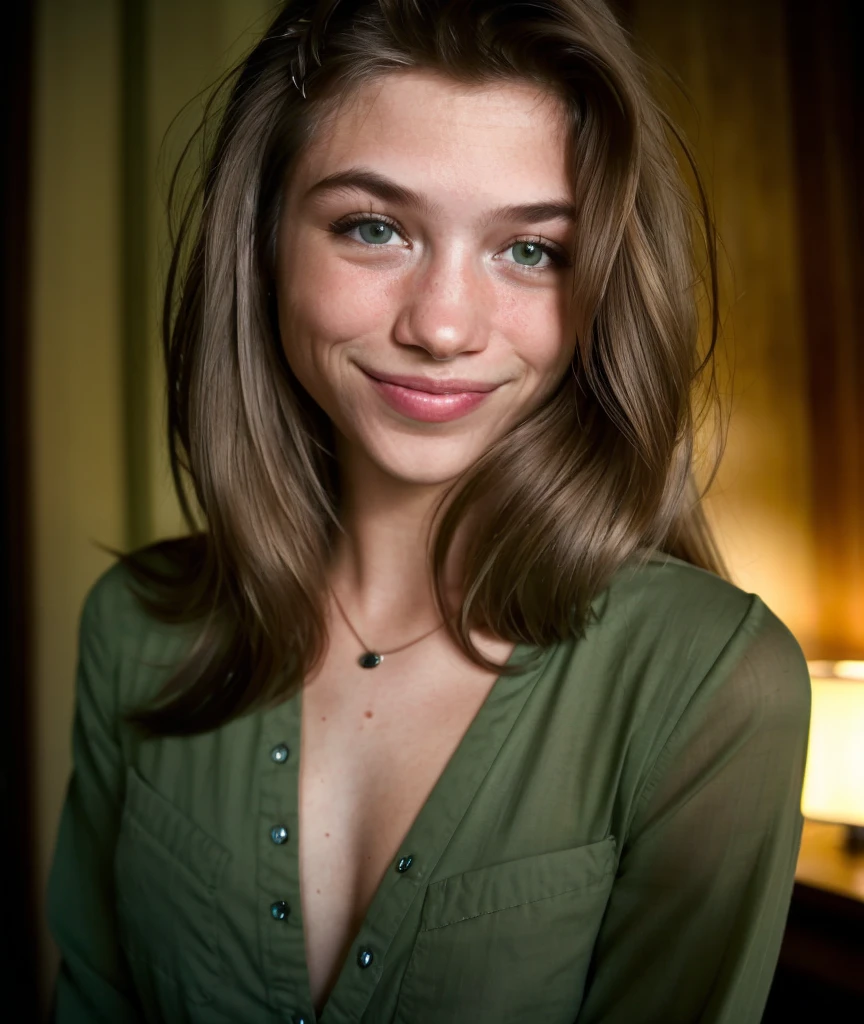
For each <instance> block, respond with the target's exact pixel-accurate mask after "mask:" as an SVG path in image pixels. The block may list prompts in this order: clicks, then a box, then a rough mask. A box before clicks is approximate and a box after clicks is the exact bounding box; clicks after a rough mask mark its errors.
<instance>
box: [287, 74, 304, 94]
mask: <svg viewBox="0 0 864 1024" xmlns="http://www.w3.org/2000/svg"><path fill="white" fill-rule="evenodd" d="M291 81H292V82H293V83H294V88H295V89H299V90H300V93H301V95H302V96H303V99H304V100H305V99H306V83H305V82H301V83H300V85H298V84H297V79H296V78H295V77H294V73H293V72H292V73H291Z"/></svg>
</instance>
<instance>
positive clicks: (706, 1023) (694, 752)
mask: <svg viewBox="0 0 864 1024" xmlns="http://www.w3.org/2000/svg"><path fill="white" fill-rule="evenodd" d="M809 720H810V681H809V675H808V671H807V665H806V662H805V660H804V656H803V654H802V652H801V649H800V647H799V646H798V644H797V642H796V641H795V639H794V637H793V636H792V634H791V633H790V632H789V631H788V629H787V628H786V627H785V626H784V625H783V623H782V622H781V621H780V620H779V619H778V618H777V617H776V616H774V615H773V613H772V612H771V611H770V609H768V608H767V607H766V606H765V605H764V604H763V603H762V601H761V600H760V599H759V598H758V597H754V598H753V600H752V602H751V605H750V607H749V610H748V612H747V614H746V615H745V617H744V619H743V621H742V622H741V624H740V625H739V627H738V628H737V630H736V631H735V633H734V635H733V636H732V637H731V639H730V640H729V641H728V643H727V644H726V645H725V647H724V648H723V651H722V653H721V654H720V656H719V657H718V658H717V660H716V661H715V662H714V664H713V667H712V669H711V671H710V672H709V674H708V676H707V677H706V678H704V679H703V680H702V682H701V684H700V685H699V686H698V687H697V688H695V689H694V692H693V694H692V696H691V698H690V699H689V701H688V703H687V705H686V708H685V710H684V711H683V713H682V714H681V715H680V718H679V720H678V721H677V723H675V726H674V728H673V729H672V731H671V732H670V734H669V736H668V739H667V740H666V741H665V744H664V745H663V747H662V750H661V752H660V754H659V756H658V757H657V759H656V761H655V763H654V765H653V767H652V769H651V771H650V774H649V776H648V777H647V780H646V783H645V785H644V787H643V789H642V791H641V793H640V795H639V797H638V800H637V802H636V804H635V806H634V810H633V814H632V821H631V823H630V827H629V829H628V830H627V835H626V836H625V837H624V844H623V847H622V853H621V859H620V862H619V867H618V874H617V877H616V880H615V884H614V887H613V890H612V894H611V896H610V900H609V904H608V906H607V909H606V914H605V916H604V919H603V922H602V925H601V929H600V933H599V935H598V939H597V942H596V944H595V949H594V955H593V958H592V965H591V969H590V972H589V976H588V979H587V986H586V992H585V998H584V1000H583V1004H582V1009H581V1012H580V1014H579V1017H578V1022H579V1024H654V1022H659V1021H662V1022H663V1024H696V1022H699V1024H758V1022H759V1021H760V1020H761V1018H762V1013H763V1010H764V1006H765V1002H766V1000H767V996H768V992H769V989H770V985H771V980H772V977H773V973H774V970H775V967H776V963H777V958H778V955H779V949H780V943H781V940H782V936H783V930H784V927H785V922H786V916H787V913H788V908H789V903H790V899H791V891H792V885H793V881H794V874H795V863H796V859H797V853H798V847H799V843H800V837H801V827H802V817H801V813H800V797H801V788H802V784H803V774H804V765H805V759H806V752H807V735H808V727H809Z"/></svg>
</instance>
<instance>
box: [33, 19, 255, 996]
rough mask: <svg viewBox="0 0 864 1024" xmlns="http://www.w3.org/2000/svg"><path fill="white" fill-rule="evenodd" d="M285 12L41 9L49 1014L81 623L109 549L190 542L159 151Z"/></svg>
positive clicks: (45, 956) (39, 282) (39, 361)
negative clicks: (135, 59)
mask: <svg viewBox="0 0 864 1024" xmlns="http://www.w3.org/2000/svg"><path fill="white" fill-rule="evenodd" d="M124 6H125V7H126V9H127V10H128V9H129V8H132V9H133V10H134V9H135V8H136V7H137V9H138V10H139V11H140V12H141V16H142V20H143V23H144V26H145V32H144V34H143V42H144V46H145V49H144V53H145V75H144V76H143V81H142V82H141V83H140V86H141V90H142V92H141V95H142V97H143V109H144V119H143V123H142V124H141V125H140V126H137V127H138V128H139V129H140V130H139V131H137V135H138V136H140V139H142V140H143V144H142V146H141V156H142V159H143V161H144V166H145V168H146V173H145V174H144V175H143V176H142V177H143V178H144V180H145V182H149V189H148V190H147V191H146V192H145V194H144V195H142V197H141V201H142V202H143V203H144V204H145V208H146V209H145V216H144V218H143V224H144V228H145V236H144V237H134V238H130V237H126V232H125V231H124V228H125V226H126V225H127V224H128V218H127V217H126V215H125V212H124V209H123V206H122V203H123V195H124V162H123V154H124V149H123V147H124V142H123V133H122V130H121V128H122V125H121V116H122V111H123V106H122V88H121V87H122V83H123V70H124V69H123V54H124V38H123V32H124V23H123V20H122V14H123V9H124ZM268 6H269V5H267V4H265V3H263V2H262V0H222V2H219V3H215V2H212V0H206V2H205V0H197V2H190V0H184V2H182V3H181V2H177V0H174V2H172V0H149V2H147V0H140V2H139V3H138V4H136V3H134V2H133V3H131V4H129V3H127V4H125V5H124V3H121V2H120V0H76V2H75V3H69V2H68V0H41V2H40V3H38V4H37V7H36V31H35V61H34V63H35V72H34V112H33V117H34V125H33V145H34V149H33V163H34V168H33V170H34V181H33V207H32V219H33V253H32V268H31V270H32V280H33V290H32V312H31V318H32V339H33V342H32V345H33V349H32V361H33V372H32V395H31V410H32V424H31V429H32V436H33V462H34V464H33V488H34V494H33V508H34V510H35V513H34V524H33V533H34V548H35V551H34V559H35V564H34V575H35V581H34V608H33V615H34V647H35V650H34V679H33V683H34V698H33V699H34V736H33V744H32V749H33V759H34V762H33V763H34V777H35V795H36V815H35V817H36V850H35V854H36V875H37V884H38V893H37V901H38V904H37V912H38V914H39V919H40V922H43V923H42V926H41V927H42V934H41V964H40V976H41V978H42V990H43V991H42V995H43V1001H44V1002H45V1003H47V1000H48V998H49V995H50V989H51V985H52V983H53V976H54V973H55V970H56V964H57V957H56V951H55V950H54V948H53V945H52V943H51V942H50V937H49V936H48V933H47V929H46V928H45V926H44V888H45V881H46V878H47V872H48V868H49V865H50V859H51V855H52V852H53V844H54V838H55V835H56V829H57V821H58V817H59V814H60V808H61V805H62V800H63V796H64V792H65V786H66V781H67V778H68V773H69V769H70V765H71V757H70V746H71V723H72V703H73V683H74V669H75V660H76V645H77V624H78V615H79V611H80V607H81V602H82V600H83V597H84V594H85V592H86V590H87V588H88V587H89V586H90V584H91V583H92V582H93V581H94V579H95V578H96V576H98V575H99V573H100V572H101V571H102V570H103V569H105V568H107V566H108V565H109V563H110V559H109V558H108V557H107V556H106V555H103V554H102V553H101V552H100V551H99V550H98V549H97V548H96V547H95V546H94V545H93V543H92V541H93V540H94V539H96V540H99V541H102V542H103V543H108V544H111V545H114V546H120V547H123V546H125V545H127V544H132V543H135V544H137V543H143V542H146V541H147V540H150V539H155V538H156V537H159V536H166V535H170V534H176V533H178V532H185V530H184V528H183V524H182V520H181V517H180V515H179V510H178V508H177V505H176V502H175V500H174V497H173V494H172V492H171V489H170V484H169V477H168V468H167V458H166V454H165V443H164V436H163V434H164V429H163V418H164V405H163V401H162V397H161V395H162V376H161V374H162V370H161V361H160V360H161V355H160V352H159V348H158V334H157V328H158V320H157V317H158V278H159V272H160V267H161V266H162V265H163V260H162V250H163V248H164V245H163V239H164V227H163V223H164V221H163V217H162V207H163V205H164V191H165V189H164V185H165V178H166V176H165V170H164V167H163V168H161V169H159V171H158V174H157V157H158V155H159V152H158V151H159V145H160V142H161V139H162V136H163V134H164V132H165V131H166V129H167V127H168V122H169V120H170V119H171V117H172V116H173V115H174V114H176V113H177V111H178V110H179V108H180V107H181V106H182V105H183V104H184V103H185V102H186V101H187V100H189V99H190V98H191V97H192V96H194V94H195V93H197V92H198V91H199V90H201V89H202V88H203V87H204V86H206V85H207V84H208V82H210V81H211V80H213V79H214V78H215V77H216V75H218V74H219V72H220V71H221V70H222V69H223V67H225V66H227V64H228V63H229V62H230V61H231V60H232V59H233V58H234V56H235V54H237V53H238V52H239V51H240V50H242V49H245V48H246V46H247V45H248V44H249V43H250V41H251V36H250V35H248V34H244V30H245V29H246V28H247V27H248V26H249V25H252V24H253V23H255V22H256V19H259V23H260V24H261V25H262V27H263V22H260V19H261V17H262V15H264V14H265V12H266V10H267V7H268ZM129 42H130V41H129V40H128V39H127V40H125V43H126V44H127V45H128V44H129ZM141 42H142V40H141V39H138V38H137V37H136V39H134V40H132V44H133V45H139V44H140V43H141ZM127 73H128V72H127ZM197 109H198V108H197V107H196V110H197ZM186 123H187V124H188V123H189V119H188V118H187V120H186ZM135 134H136V133H135V132H133V136H134V135H135ZM169 156H170V152H169ZM130 246H139V247H143V254H144V257H145V258H144V260H143V261H141V267H140V274H139V276H140V280H137V281H136V280H134V272H135V266H136V265H137V263H136V261H135V260H134V259H133V260H132V262H131V266H132V268H133V269H132V278H133V279H132V281H131V288H132V290H136V289H137V290H138V291H139V292H140V293H141V294H142V295H144V296H145V299H146V301H148V302H149V310H148V314H149V319H148V322H147V324H146V326H145V328H144V329H143V330H138V331H133V332H132V333H133V335H135V336H136V337H138V336H139V335H140V339H141V343H142V347H143V348H144V349H145V351H144V352H139V353H137V354H134V353H133V356H134V357H135V359H136V360H138V361H140V363H141V364H142V365H143V367H144V368H145V371H146V372H144V373H143V374H141V373H140V372H139V373H138V374H137V375H136V376H134V377H132V378H131V379H130V375H129V372H128V362H127V361H128V359H129V358H130V353H129V352H128V337H127V335H128V331H127V327H128V315H129V314H128V309H127V307H126V306H125V305H124V287H129V282H128V280H127V277H128V273H129V272H128V267H129V265H130V264H129V259H130V256H129V253H130V248H129V247H130ZM124 281H126V282H127V283H126V285H124ZM130 388H144V389H145V390H146V400H145V401H143V402H142V401H141V395H140V394H138V395H133V396H131V397H133V398H134V399H135V401H134V402H133V403H131V404H132V405H133V407H134V408H135V409H137V410H138V412H137V413H136V415H137V418H138V422H133V423H131V424H130V423H129V422H128V415H127V410H128V407H129V405H130V403H129V401H128V399H129V397H130V395H129V389H130ZM135 436H143V437H144V438H145V450H144V456H145V457H143V458H141V457H140V455H139V456H137V457H136V459H135V463H134V465H132V466H131V473H130V472H129V459H128V458H127V455H128V453H129V452H130V450H131V451H136V450H138V449H136V448H135V447H134V439H135ZM139 447H140V446H139ZM133 495H134V496H136V505H135V507H130V506H131V500H130V499H131V496H133ZM142 506H143V507H142Z"/></svg>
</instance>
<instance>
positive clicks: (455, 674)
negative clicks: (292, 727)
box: [299, 643, 512, 1013]
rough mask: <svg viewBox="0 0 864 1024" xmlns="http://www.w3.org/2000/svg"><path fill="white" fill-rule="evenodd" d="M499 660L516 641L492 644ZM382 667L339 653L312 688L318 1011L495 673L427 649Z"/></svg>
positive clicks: (307, 821) (308, 846)
mask: <svg viewBox="0 0 864 1024" xmlns="http://www.w3.org/2000/svg"><path fill="white" fill-rule="evenodd" d="M483 650H484V653H486V654H487V656H489V657H492V658H494V659H495V660H496V661H497V662H499V663H501V662H503V661H505V660H506V659H507V657H509V654H510V652H511V651H512V644H505V643H497V644H496V645H495V647H494V648H493V647H492V646H491V645H485V646H484V648H483ZM404 653H405V655H407V657H406V656H404V655H403V656H401V660H400V659H398V658H396V657H395V656H394V657H393V658H392V660H390V661H388V660H387V659H385V661H384V663H382V664H381V665H379V666H378V667H377V668H375V669H362V668H360V667H359V665H357V663H356V650H355V649H354V647H353V646H352V647H351V648H350V651H349V650H347V649H346V650H342V651H339V650H334V651H333V652H332V654H328V657H327V659H326V661H325V663H324V665H323V667H322V669H321V671H320V672H319V673H318V674H317V675H316V676H315V678H314V680H312V681H311V682H310V683H307V685H306V686H305V687H304V691H303V698H302V708H303V718H302V743H301V763H300V780H299V819H300V829H299V858H300V888H301V901H302V909H303V922H304V932H305V940H306V964H307V969H308V973H309V983H310V987H311V995H312V999H313V1002H314V1003H315V1006H316V1010H317V1011H318V1012H319V1013H320V1011H321V1010H322V1009H323V1005H324V1003H325V1002H326V999H327V996H328V995H329V992H330V991H331V989H332V987H333V985H334V984H335V982H336V979H337V977H338V974H339V971H340V969H341V967H342V964H343V962H344V961H345V958H346V956H347V955H348V954H349V953H350V952H353V951H352V949H351V947H352V943H353V940H354V937H355V936H356V934H357V932H358V931H359V929H360V927H361V926H362V923H363V920H364V918H365V916H366V912H367V910H368V909H369V905H370V903H371V902H372V899H373V897H374V895H375V893H376V891H377V889H378V886H379V884H380V882H381V879H382V877H383V875H384V873H385V872H386V871H387V870H389V869H390V868H391V867H393V865H394V864H395V861H396V859H397V858H398V857H399V856H401V855H403V854H405V853H410V852H411V851H407V850H402V848H401V846H402V842H403V840H404V838H405V836H406V834H407V833H408V831H409V829H410V827H411V825H412V824H413V822H414V820H415V818H416V817H417V815H418V813H419V812H420V810H421V809H422V807H423V805H424V804H425V803H426V801H427V799H428V797H429V794H430V793H431V791H432V789H433V788H434V786H435V783H436V782H437V780H438V778H439V776H440V775H441V773H442V771H443V770H444V767H445V766H446V764H447V762H448V761H449V760H450V758H451V757H452V755H453V753H454V752H455V750H456V748H457V747H458V745H459V743H460V741H461V739H462V737H463V736H464V734H465V732H466V730H467V729H468V727H469V725H470V724H471V721H472V720H473V719H474V717H475V715H476V714H477V712H478V711H479V709H480V707H481V705H482V704H483V702H484V701H485V699H486V697H487V696H488V693H489V690H490V689H491V687H492V686H493V684H494V682H495V680H496V678H497V674H496V673H490V672H484V671H483V670H481V669H479V668H477V667H475V666H471V665H470V663H468V664H467V665H466V663H465V662H464V660H463V661H461V663H459V661H457V660H455V659H454V657H453V654H452V652H448V651H446V650H440V651H436V649H435V648H434V647H432V646H431V645H430V648H428V649H427V650H426V651H424V652H422V654H421V655H417V654H413V653H411V652H404Z"/></svg>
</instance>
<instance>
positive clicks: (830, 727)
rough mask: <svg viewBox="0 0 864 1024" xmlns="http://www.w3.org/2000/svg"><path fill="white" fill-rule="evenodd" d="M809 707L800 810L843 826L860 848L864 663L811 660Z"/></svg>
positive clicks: (863, 841) (863, 840)
mask: <svg viewBox="0 0 864 1024" xmlns="http://www.w3.org/2000/svg"><path fill="white" fill-rule="evenodd" d="M809 668H810V681H811V684H812V692H813V709H812V714H811V719H810V746H809V750H808V753H807V769H806V772H805V774H804V793H803V795H802V798H801V811H802V813H803V814H804V816H805V817H806V818H812V819H813V820H814V821H826V822H835V823H838V824H842V825H845V826H847V829H846V837H847V838H846V842H847V847H848V848H849V849H850V850H855V851H860V850H864V661H835V662H830V661H811V662H809Z"/></svg>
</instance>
